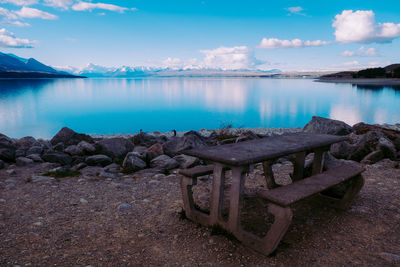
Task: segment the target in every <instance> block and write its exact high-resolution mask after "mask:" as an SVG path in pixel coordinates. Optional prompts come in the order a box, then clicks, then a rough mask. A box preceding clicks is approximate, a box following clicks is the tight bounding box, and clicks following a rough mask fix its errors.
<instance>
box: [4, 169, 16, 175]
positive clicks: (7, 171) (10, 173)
mask: <svg viewBox="0 0 400 267" xmlns="http://www.w3.org/2000/svg"><path fill="white" fill-rule="evenodd" d="M6 173H7V174H8V175H16V174H17V172H16V171H15V170H14V169H9V170H6Z"/></svg>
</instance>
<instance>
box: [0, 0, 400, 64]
mask: <svg viewBox="0 0 400 267" xmlns="http://www.w3.org/2000/svg"><path fill="white" fill-rule="evenodd" d="M399 37H400V1H366V0H363V1H341V0H337V1H329V3H328V1H254V0H247V1H235V0H231V1H217V0H214V1H209V0H203V1H201V0H200V1H194V0H187V1H183V0H180V1H151V0H147V1H145V0H143V1H142V0H140V1H131V0H129V1H128V0H125V1H112V0H100V1H77V0H0V51H2V52H6V53H14V54H17V55H18V56H21V57H34V58H36V59H38V60H39V61H41V62H44V63H46V64H49V65H52V66H74V67H84V66H85V65H86V64H88V63H94V64H98V65H102V66H110V67H117V66H121V65H128V66H143V65H144V66H170V67H187V66H197V67H199V66H200V67H218V68H224V69H238V68H250V69H257V68H260V69H273V68H278V69H282V70H286V71H293V70H304V71H305V70H341V69H353V68H363V67H373V66H385V65H387V64H390V63H396V62H400V53H399V51H400V38H399Z"/></svg>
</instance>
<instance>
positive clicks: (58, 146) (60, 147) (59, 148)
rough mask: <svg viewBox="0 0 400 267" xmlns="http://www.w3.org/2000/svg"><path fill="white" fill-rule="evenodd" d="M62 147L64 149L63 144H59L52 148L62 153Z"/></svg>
mask: <svg viewBox="0 0 400 267" xmlns="http://www.w3.org/2000/svg"><path fill="white" fill-rule="evenodd" d="M64 147H65V145H64V143H63V142H60V143H57V144H56V145H54V146H53V150H55V151H58V152H63V151H64Z"/></svg>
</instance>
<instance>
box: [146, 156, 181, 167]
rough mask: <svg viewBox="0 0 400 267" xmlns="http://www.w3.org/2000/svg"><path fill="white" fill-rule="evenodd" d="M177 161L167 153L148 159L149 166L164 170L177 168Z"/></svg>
mask: <svg viewBox="0 0 400 267" xmlns="http://www.w3.org/2000/svg"><path fill="white" fill-rule="evenodd" d="M178 166H179V162H178V161H176V160H175V159H173V158H170V157H169V156H167V155H161V156H158V157H156V158H154V159H153V160H151V161H150V167H151V168H159V169H164V170H171V169H174V168H177V167H178Z"/></svg>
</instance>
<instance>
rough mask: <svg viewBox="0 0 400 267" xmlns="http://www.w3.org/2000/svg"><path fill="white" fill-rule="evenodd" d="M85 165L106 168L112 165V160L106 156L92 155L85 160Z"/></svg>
mask: <svg viewBox="0 0 400 267" xmlns="http://www.w3.org/2000/svg"><path fill="white" fill-rule="evenodd" d="M85 162H86V164H87V165H89V166H102V167H104V166H107V165H109V164H111V163H112V159H111V158H110V157H108V156H106V155H94V156H89V157H87V158H86V161H85Z"/></svg>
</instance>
